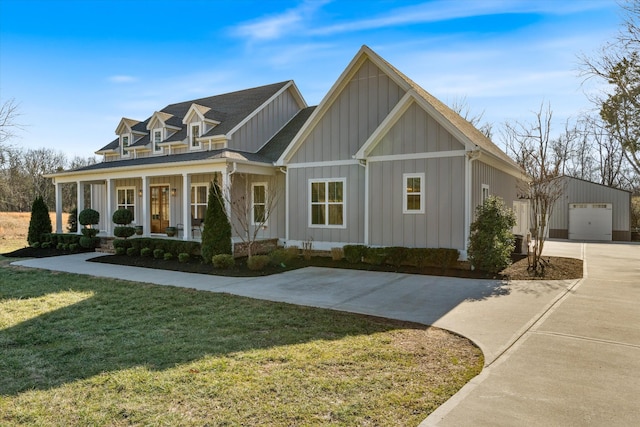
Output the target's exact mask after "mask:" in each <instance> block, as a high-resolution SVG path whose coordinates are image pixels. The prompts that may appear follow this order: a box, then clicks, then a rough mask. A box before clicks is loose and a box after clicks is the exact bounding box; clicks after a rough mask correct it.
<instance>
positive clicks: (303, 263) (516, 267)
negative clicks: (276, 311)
mask: <svg viewBox="0 0 640 427" xmlns="http://www.w3.org/2000/svg"><path fill="white" fill-rule="evenodd" d="M67 254H68V252H63V251H59V250H57V249H52V248H49V249H42V248H31V247H27V248H23V249H18V250H16V251H14V252H11V253H7V254H3V256H5V257H12V258H44V257H49V256H59V255H67ZM89 261H91V262H99V263H105V264H116V265H129V266H134V267H145V268H154V269H160V270H172V271H182V272H186V273H199V274H212V275H218V276H233V277H256V276H267V275H270V274H276V273H282V272H284V271H290V270H295V269H298V268H303V267H311V266H313V267H329V268H347V269H352V270H366V271H385V272H398V273H409V274H424V275H430V276H449V277H461V278H470V279H493V280H567V279H579V278H581V277H582V275H583V269H582V260H579V259H573V258H561V257H544V262H545V269H544V275H542V276H540V275H536V274H535V273H534V272H532V271H530V270H529V269H528V261H527V257H526V256H518V255H515V256H514V257H513V258H512V264H511V265H510V266H509V267H507V268H506V269H505V270H503V271H502V272H501V274H497V275H495V274H490V273H487V272H484V271H478V270H470V269H469V267H468V264H467V263H460V265H459V268H449V269H442V268H423V269H419V268H417V267H412V266H401V267H400V268H396V267H394V266H390V265H371V264H365V263H357V264H351V263H349V262H347V261H346V260H341V261H334V260H333V259H331V258H330V257H320V256H315V257H311V259H310V260H305V259H303V258H298V259H295V260H292V261H291V262H289V263H287V264H286V265H277V266H274V265H269V266H267V267H266V268H265V269H264V270H262V271H252V270H249V269H248V268H247V267H246V258H238V259H237V260H236V265H235V267H233V268H231V269H228V270H220V269H215V268H213V266H212V265H211V264H205V263H203V262H202V260H201V259H199V258H194V259H191V260H190V261H189V262H187V263H181V262H179V261H178V260H177V259H172V260H166V261H165V260H163V259H155V258H151V257H140V256H138V257H130V256H127V255H106V256H101V257H97V258H93V259H91V260H89Z"/></svg>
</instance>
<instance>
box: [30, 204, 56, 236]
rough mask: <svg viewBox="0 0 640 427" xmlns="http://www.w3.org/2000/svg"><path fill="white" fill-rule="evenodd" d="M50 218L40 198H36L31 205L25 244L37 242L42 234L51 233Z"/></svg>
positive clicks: (47, 209)
mask: <svg viewBox="0 0 640 427" xmlns="http://www.w3.org/2000/svg"><path fill="white" fill-rule="evenodd" d="M51 231H52V227H51V218H50V217H49V208H48V207H47V205H46V203H45V202H44V200H43V199H42V197H41V196H38V197H36V199H35V200H34V201H33V204H32V205H31V220H30V221H29V231H28V233H27V242H28V243H29V244H32V243H35V242H39V241H40V239H41V238H42V234H44V233H51Z"/></svg>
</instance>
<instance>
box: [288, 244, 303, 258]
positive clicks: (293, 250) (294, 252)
mask: <svg viewBox="0 0 640 427" xmlns="http://www.w3.org/2000/svg"><path fill="white" fill-rule="evenodd" d="M285 250H286V251H287V253H289V255H290V256H291V259H294V258H298V257H299V256H300V248H299V247H298V246H289V247H288V248H286V249H285Z"/></svg>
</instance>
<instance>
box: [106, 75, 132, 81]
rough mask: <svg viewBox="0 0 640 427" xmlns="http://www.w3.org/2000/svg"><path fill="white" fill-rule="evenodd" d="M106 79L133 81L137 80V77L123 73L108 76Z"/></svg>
mask: <svg viewBox="0 0 640 427" xmlns="http://www.w3.org/2000/svg"><path fill="white" fill-rule="evenodd" d="M107 80H109V81H110V82H111V83H134V82H137V81H138V79H137V78H135V77H133V76H125V75H115V76H109V77H108V78H107Z"/></svg>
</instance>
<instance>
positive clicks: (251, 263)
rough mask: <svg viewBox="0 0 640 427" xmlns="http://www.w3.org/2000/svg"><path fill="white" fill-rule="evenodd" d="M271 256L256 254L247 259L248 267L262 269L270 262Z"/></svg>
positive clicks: (255, 269)
mask: <svg viewBox="0 0 640 427" xmlns="http://www.w3.org/2000/svg"><path fill="white" fill-rule="evenodd" d="M269 261H270V259H269V256H267V255H254V256H252V257H251V258H248V259H247V268H248V269H249V270H253V271H261V270H264V268H265V267H266V266H267V265H268V264H269Z"/></svg>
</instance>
